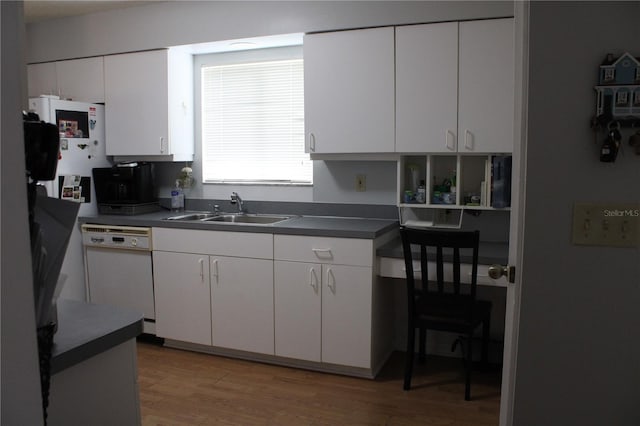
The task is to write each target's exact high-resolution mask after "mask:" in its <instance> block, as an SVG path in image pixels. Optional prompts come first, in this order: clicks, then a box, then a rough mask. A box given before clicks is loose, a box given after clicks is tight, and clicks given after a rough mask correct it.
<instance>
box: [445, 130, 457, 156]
mask: <svg viewBox="0 0 640 426" xmlns="http://www.w3.org/2000/svg"><path fill="white" fill-rule="evenodd" d="M449 142H451V143H449ZM445 145H446V146H447V149H448V150H449V151H455V150H456V135H455V134H454V133H453V132H452V131H451V130H447V133H446V134H445Z"/></svg>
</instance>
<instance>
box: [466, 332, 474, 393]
mask: <svg viewBox="0 0 640 426" xmlns="http://www.w3.org/2000/svg"><path fill="white" fill-rule="evenodd" d="M472 346H473V333H471V334H468V335H467V354H466V355H467V360H466V363H465V364H466V365H465V370H466V371H465V380H464V400H465V401H470V400H471V367H472V365H473V351H472Z"/></svg>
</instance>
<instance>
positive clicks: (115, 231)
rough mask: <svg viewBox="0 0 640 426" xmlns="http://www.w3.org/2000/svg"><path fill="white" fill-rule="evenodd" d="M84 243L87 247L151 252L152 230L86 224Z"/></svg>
mask: <svg viewBox="0 0 640 426" xmlns="http://www.w3.org/2000/svg"><path fill="white" fill-rule="evenodd" d="M82 243H83V244H84V246H85V247H105V248H121V249H130V250H151V228H140V227H134V226H110V225H92V224H84V225H82Z"/></svg>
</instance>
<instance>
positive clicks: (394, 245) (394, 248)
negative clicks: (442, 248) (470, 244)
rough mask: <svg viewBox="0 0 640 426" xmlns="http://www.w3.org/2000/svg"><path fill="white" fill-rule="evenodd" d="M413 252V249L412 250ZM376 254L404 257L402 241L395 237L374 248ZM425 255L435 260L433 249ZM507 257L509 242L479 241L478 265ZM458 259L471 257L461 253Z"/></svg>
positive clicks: (417, 254) (503, 261) (463, 259)
mask: <svg viewBox="0 0 640 426" xmlns="http://www.w3.org/2000/svg"><path fill="white" fill-rule="evenodd" d="M412 252H413V251H412ZM376 255H377V256H378V257H388V258H397V259H404V252H403V251H402V241H401V240H400V238H396V239H394V240H392V241H390V242H388V243H387V244H385V245H383V246H382V247H380V248H378V250H376ZM415 255H416V259H419V258H420V257H419V256H420V251H418V250H416V251H415ZM427 257H428V258H429V259H430V260H431V259H433V260H434V261H435V259H436V253H435V251H433V252H431V251H428V252H427ZM445 258H446V255H445ZM508 259H509V243H503V242H498V243H494V242H486V241H480V247H479V248H478V264H480V265H493V264H498V265H506V264H507V263H508ZM460 261H461V262H462V263H471V259H470V257H469V256H465V255H464V254H463V253H461V255H460Z"/></svg>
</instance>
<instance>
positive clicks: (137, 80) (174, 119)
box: [104, 49, 194, 161]
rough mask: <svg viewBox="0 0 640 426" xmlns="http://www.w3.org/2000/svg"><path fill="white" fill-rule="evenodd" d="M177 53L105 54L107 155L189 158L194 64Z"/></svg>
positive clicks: (144, 158)
mask: <svg viewBox="0 0 640 426" xmlns="http://www.w3.org/2000/svg"><path fill="white" fill-rule="evenodd" d="M192 62H193V61H192V56H191V55H190V54H188V53H185V52H181V51H179V50H174V49H168V50H154V51H147V52H136V53H126V54H121V55H110V56H106V57H105V60H104V78H105V104H106V105H105V116H106V117H105V121H106V140H107V145H106V147H107V155H113V156H116V157H124V158H123V159H131V160H133V159H140V160H155V161H191V160H193V150H194V139H193V63H192Z"/></svg>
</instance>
